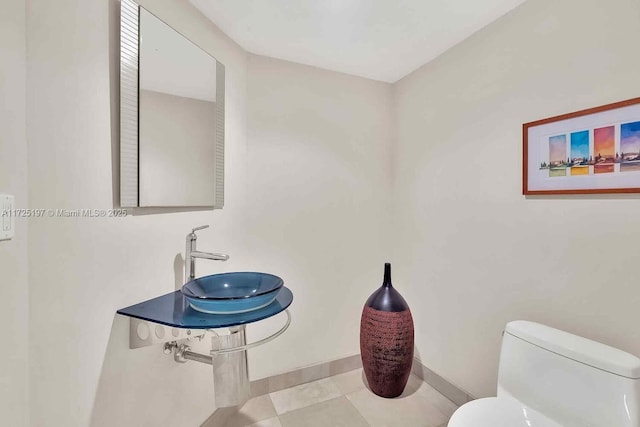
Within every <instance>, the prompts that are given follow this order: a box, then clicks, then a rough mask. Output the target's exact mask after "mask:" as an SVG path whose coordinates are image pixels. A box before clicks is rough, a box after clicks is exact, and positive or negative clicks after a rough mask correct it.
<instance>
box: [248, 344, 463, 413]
mask: <svg viewBox="0 0 640 427" xmlns="http://www.w3.org/2000/svg"><path fill="white" fill-rule="evenodd" d="M359 368H362V359H361V358H360V355H359V354H355V355H353V356H348V357H344V358H342V359H337V360H332V361H330V362H325V363H319V364H317V365H312V366H306V367H304V368H299V369H295V370H293V371H289V372H285V373H283V374H279V375H274V376H272V377H267V378H262V379H259V380H255V381H251V397H257V396H262V395H263V394H268V393H273V392H274V391H279V390H284V389H285V388H290V387H295V386H297V385H300V384H305V383H308V382H311V381H316V380H321V379H323V378H328V377H330V376H333V375H338V374H343V373H345V372H349V371H352V370H354V369H359ZM411 372H412V373H413V374H414V375H415V376H417V377H418V378H420V379H421V380H422V381H424V382H426V383H427V384H429V385H430V386H431V387H433V388H435V389H436V390H438V391H439V392H440V393H441V394H442V395H443V396H445V397H446V398H447V399H449V400H451V401H452V402H453V403H455V404H456V405H458V406H460V405H463V404H465V403H467V402H469V401H471V400H474V399H475V398H474V397H473V396H472V395H471V394H470V393H467V392H466V391H464V390H463V389H462V388H460V387H458V386H456V385H455V384H453V383H452V382H451V381H448V380H446V379H445V378H443V377H442V376H440V375H438V374H437V373H435V372H433V371H432V370H431V369H429V368H427V367H426V366H424V365H423V364H422V362H421V361H420V360H419V359H417V358H414V359H413V366H412V368H411Z"/></svg>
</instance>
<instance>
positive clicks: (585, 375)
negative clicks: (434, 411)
mask: <svg viewBox="0 0 640 427" xmlns="http://www.w3.org/2000/svg"><path fill="white" fill-rule="evenodd" d="M520 426H522V427H574V426H575V427H578V426H581V427H584V426H589V427H640V359H639V358H637V357H635V356H633V355H631V354H629V353H625V352H623V351H621V350H618V349H615V348H613V347H609V346H606V345H604V344H600V343H597V342H595V341H591V340H588V339H586V338H582V337H579V336H576V335H572V334H569V333H567V332H563V331H560V330H557V329H553V328H550V327H548V326H544V325H540V324H537V323H533V322H526V321H515V322H510V323H509V324H507V326H506V328H505V332H504V336H503V340H502V349H501V353H500V368H499V372H498V390H497V397H490V398H485V399H478V400H474V401H472V402H469V403H466V404H464V405H463V406H461V407H460V408H459V409H458V410H457V411H456V412H455V413H454V414H453V416H452V417H451V419H450V421H449V424H448V427H520Z"/></svg>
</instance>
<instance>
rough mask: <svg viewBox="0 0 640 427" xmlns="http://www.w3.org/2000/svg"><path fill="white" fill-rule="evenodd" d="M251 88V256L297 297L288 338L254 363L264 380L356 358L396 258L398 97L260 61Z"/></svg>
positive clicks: (380, 88)
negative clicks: (393, 155) (393, 174)
mask: <svg viewBox="0 0 640 427" xmlns="http://www.w3.org/2000/svg"><path fill="white" fill-rule="evenodd" d="M247 77H248V80H247V82H248V83H247V97H248V126H249V133H248V182H249V192H248V197H249V205H248V207H249V210H248V212H247V216H248V218H247V224H246V226H247V231H248V235H249V237H248V243H249V250H250V253H251V257H252V260H253V263H254V265H256V266H257V267H259V268H260V269H264V270H266V271H273V272H274V273H277V274H281V275H282V277H283V278H284V280H285V283H286V284H287V285H288V286H290V287H291V289H292V290H293V292H294V302H293V306H292V313H293V323H292V325H291V328H290V330H289V331H287V333H286V334H285V335H283V336H282V337H280V338H278V341H276V342H273V343H271V344H269V345H267V346H264V347H261V348H259V349H256V350H255V351H254V352H253V354H252V355H251V356H252V357H253V358H252V359H251V360H250V362H251V365H250V367H251V372H252V374H254V375H255V376H256V377H258V378H259V377H264V376H267V375H272V374H274V373H277V372H282V371H286V370H291V369H292V368H294V367H300V366H304V365H308V364H312V363H318V362H323V361H329V360H332V359H337V358H340V357H345V356H349V355H353V354H357V353H359V352H360V349H359V339H358V334H359V322H360V314H361V310H362V306H363V304H364V301H365V300H366V298H367V297H368V296H369V294H370V293H372V292H373V291H374V290H375V289H376V288H377V287H378V286H379V285H380V283H381V281H382V270H383V263H384V261H385V260H386V259H387V257H390V256H391V250H390V249H391V248H390V247H389V245H388V239H387V234H386V231H387V225H388V224H389V221H390V217H389V214H390V205H389V199H388V196H389V192H390V188H389V184H390V166H391V162H390V160H389V152H390V149H391V146H390V141H391V138H392V131H393V129H392V126H391V115H392V91H391V85H389V84H386V83H381V82H374V81H371V80H366V79H363V78H358V77H352V76H348V75H345V74H339V73H335V72H331V71H325V70H320V69H318V68H314V67H309V66H304V65H299V64H295V63H292V62H287V61H281V60H277V59H271V58H266V57H262V56H256V55H249V61H248V74H247ZM280 322H282V321H281V320H280ZM261 326H263V327H262V328H260V327H257V328H256V329H255V330H256V333H255V335H256V336H257V335H259V334H262V336H264V334H266V333H267V331H266V329H267V327H270V328H271V329H272V330H273V328H275V327H276V326H275V325H269V322H265V323H264V324H263V325H261ZM264 361H269V362H268V363H265V362H264Z"/></svg>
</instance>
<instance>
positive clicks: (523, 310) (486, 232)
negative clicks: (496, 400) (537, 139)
mask: <svg viewBox="0 0 640 427" xmlns="http://www.w3.org/2000/svg"><path fill="white" fill-rule="evenodd" d="M638 22H640V3H638V2H637V1H635V0H615V1H610V2H603V1H600V0H586V1H584V0H571V1H563V2H557V1H551V0H536V1H529V2H526V3H525V4H524V5H523V6H521V7H519V8H517V9H516V10H515V11H513V12H511V13H509V14H508V15H506V16H505V17H504V18H502V19H500V20H499V21H497V22H495V23H493V24H492V25H490V26H488V27H487V28H485V29H484V30H482V31H480V32H479V33H477V34H475V35H474V36H472V37H471V38H469V39H468V40H466V41H465V42H463V43H461V44H460V45H458V46H456V47H455V48H453V49H452V50H450V51H448V52H447V53H445V54H444V55H442V56H441V57H439V58H438V59H436V60H435V61H433V62H432V63H430V64H427V65H425V66H423V67H422V68H420V69H419V70H417V71H416V72H414V73H413V74H411V75H410V76H408V77H406V78H404V79H403V80H401V81H400V82H399V83H398V84H397V85H396V88H395V89H396V93H395V95H396V106H397V108H396V117H397V126H398V133H397V137H398V139H397V146H396V153H397V162H396V163H395V170H396V176H395V183H394V184H395V185H394V194H395V203H394V208H395V211H394V215H395V221H396V236H395V237H396V240H395V244H394V247H395V248H396V253H395V256H394V259H395V261H396V263H395V265H396V282H397V284H398V287H399V288H400V286H402V287H401V288H400V289H401V291H402V290H405V294H406V297H407V300H408V301H409V304H410V305H411V306H412V308H413V312H414V316H415V321H416V332H417V335H416V343H417V347H418V352H419V355H420V357H421V359H422V361H423V363H424V364H425V365H427V366H429V367H430V368H431V369H433V370H434V371H436V372H438V373H440V374H441V375H443V376H445V377H447V378H449V379H450V380H452V381H453V382H454V383H456V384H458V385H459V386H462V387H463V388H465V389H467V390H468V391H469V392H471V393H472V394H475V395H478V396H485V395H490V394H493V393H495V385H496V373H497V363H498V351H499V346H500V338H501V335H500V334H501V331H502V328H503V326H504V324H505V323H506V322H508V321H510V320H514V319H530V320H534V321H540V322H543V323H546V324H549V325H551V326H555V327H559V328H563V329H566V330H569V331H571V332H575V333H579V334H582V335H585V336H587V337H589V338H592V339H596V340H600V341H602V342H605V343H608V344H611V345H614V346H617V347H620V348H622V349H624V350H627V351H630V352H632V353H634V354H639V355H640V330H639V329H638V328H637V327H636V325H637V320H638V306H639V304H640V290H639V289H638V280H637V277H636V276H635V275H634V274H633V273H626V272H625V271H630V270H632V269H633V267H632V266H633V265H636V264H637V260H638V254H639V252H638V250H637V245H636V242H635V238H634V236H635V232H634V231H633V230H635V229H636V228H637V218H638V217H639V215H640V205H639V204H638V197H637V196H594V197H548V198H528V199H527V198H525V197H523V196H522V195H521V194H520V191H521V156H522V149H521V126H522V123H524V122H528V121H533V120H536V119H541V118H544V117H549V116H553V115H557V114H561V113H566V112H571V111H575V110H578V109H583V108H588V107H592V106H597V105H601V104H605V103H609V102H614V101H618V100H623V99H627V98H631V97H635V96H638V93H640V80H639V79H638V70H640V56H638V55H637V49H638V47H637V41H638V40H640V26H639V25H638Z"/></svg>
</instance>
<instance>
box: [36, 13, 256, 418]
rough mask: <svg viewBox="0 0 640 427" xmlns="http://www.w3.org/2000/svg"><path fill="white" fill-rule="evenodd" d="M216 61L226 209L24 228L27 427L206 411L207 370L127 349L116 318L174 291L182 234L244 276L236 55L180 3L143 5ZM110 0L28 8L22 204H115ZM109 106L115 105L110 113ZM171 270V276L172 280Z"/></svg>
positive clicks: (241, 101) (241, 89)
mask: <svg viewBox="0 0 640 427" xmlns="http://www.w3.org/2000/svg"><path fill="white" fill-rule="evenodd" d="M142 3H143V4H145V5H147V6H148V8H149V9H150V10H151V11H152V12H154V13H156V14H157V15H158V16H159V17H160V18H162V19H164V20H166V21H167V22H168V23H170V24H172V25H173V26H175V28H176V29H178V30H179V31H180V32H182V33H184V34H186V35H188V36H190V37H191V38H193V39H194V41H196V42H197V43H198V44H199V45H200V46H202V47H203V48H204V49H206V50H208V51H210V52H212V53H213V54H214V55H215V56H216V57H217V58H218V59H219V60H220V61H221V62H222V63H224V64H225V66H226V71H227V91H226V104H227V123H226V125H227V126H226V137H227V156H228V157H227V190H228V197H227V200H226V202H227V203H226V206H225V209H224V210H222V211H215V212H213V211H195V212H194V211H192V212H173V213H163V212H167V211H141V212H139V213H155V214H154V215H135V216H129V217H127V218H111V219H109V218H103V219H92V218H82V219H79V218H46V219H41V220H33V221H31V223H30V227H33V233H31V235H30V239H29V252H30V254H31V256H32V259H30V262H29V268H30V299H29V304H30V305H29V309H30V310H29V311H30V315H29V317H30V349H31V353H30V354H31V358H30V363H31V366H30V371H31V385H32V390H33V394H32V401H31V417H32V425H34V426H47V427H49V426H55V427H58V426H60V427H72V426H78V427H84V426H88V425H95V426H109V427H112V426H154V427H155V426H160V425H175V426H178V425H181V426H195V425H199V423H201V422H202V421H203V420H205V419H206V418H207V417H208V416H209V415H210V413H211V412H212V411H213V409H214V408H213V390H212V381H211V376H210V375H211V371H210V368H209V367H207V366H206V365H199V364H196V363H191V364H187V365H178V364H176V363H175V362H173V360H172V359H171V357H168V356H165V355H164V354H163V353H162V350H161V347H160V346H154V347H149V348H144V349H139V350H135V351H134V350H129V349H128V321H127V320H126V319H124V318H121V317H119V316H116V315H115V312H116V310H117V309H118V308H122V307H126V306H128V305H131V304H135V303H137V302H140V301H143V300H145V299H149V298H152V297H155V296H158V295H161V294H163V293H167V292H170V291H173V290H174V289H175V286H176V283H177V282H178V283H179V282H180V280H181V279H176V278H175V277H176V275H177V274H176V270H180V269H179V268H178V267H177V265H178V264H180V268H181V263H180V261H181V260H180V258H178V257H180V256H181V254H182V253H183V252H184V245H185V243H184V242H185V236H186V234H187V233H188V231H190V229H191V228H192V227H194V226H197V225H201V224H211V225H212V227H213V228H212V229H211V230H207V231H205V232H202V234H201V238H200V240H199V243H200V245H201V247H202V248H203V249H205V250H216V251H221V252H228V253H230V254H231V255H232V259H231V261H229V262H228V263H226V264H221V263H206V262H203V263H201V264H200V265H199V273H201V274H206V273H214V272H217V271H224V270H225V269H227V270H238V269H241V268H246V266H247V265H250V264H249V258H248V257H247V255H246V250H245V247H246V245H245V243H244V237H243V236H244V235H243V233H242V232H241V230H242V226H241V224H242V223H243V218H244V212H246V207H245V202H246V171H245V169H246V136H245V135H246V130H245V129H246V121H245V117H246V107H245V99H246V93H245V82H246V73H245V69H246V64H245V61H246V54H245V52H244V51H243V50H242V49H240V48H239V47H238V46H237V45H236V44H235V43H233V42H231V41H230V40H229V39H228V38H227V37H226V36H224V35H223V34H222V33H220V31H219V30H217V29H216V28H215V27H214V26H213V25H212V24H211V23H210V21H208V20H207V19H206V18H204V17H203V16H202V15H201V14H200V13H199V12H197V11H196V10H195V9H194V8H192V7H191V6H190V5H189V4H188V3H187V2H182V1H181V2H177V1H174V0H146V1H144V2H142ZM117 13H118V3H117V1H116V0H111V1H99V0H91V1H86V0H70V1H65V2H51V1H49V0H30V5H29V10H28V57H29V63H28V86H29V90H28V101H27V103H28V107H27V112H28V128H29V137H28V139H29V143H28V146H29V150H30V152H31V155H30V156H29V176H30V178H31V182H30V186H29V194H30V200H29V202H30V206H31V207H36V206H37V207H42V208H61V209H62V208H67V209H72V208H91V209H109V208H111V207H113V200H114V198H115V199H116V200H117V193H115V194H114V188H115V189H117V188H118V182H117V177H118V168H117V165H118V157H117V156H118V151H117V145H118V141H119V136H118V135H119V134H118V132H119V129H118V127H117V123H118V120H119V115H118V109H117V108H115V107H116V106H117V101H118V97H117V94H118V85H117V84H118V81H117V78H116V76H117V73H118V61H119V56H118V50H119V47H118V44H117V31H118V30H119V27H118V22H117V21H118V20H117V16H118V15H117ZM114 103H115V104H114ZM174 263H175V264H176V267H175V268H174Z"/></svg>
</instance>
